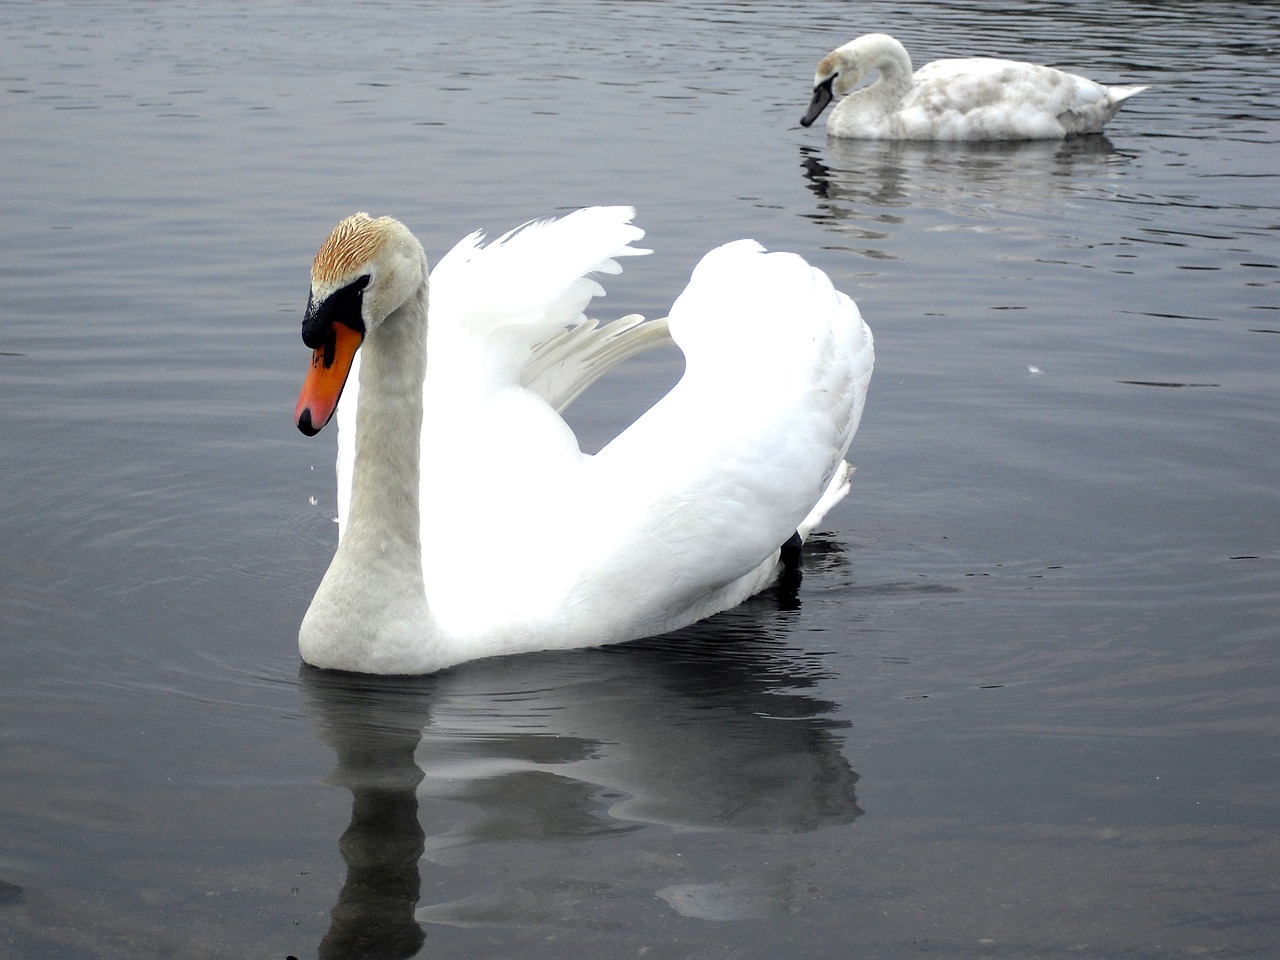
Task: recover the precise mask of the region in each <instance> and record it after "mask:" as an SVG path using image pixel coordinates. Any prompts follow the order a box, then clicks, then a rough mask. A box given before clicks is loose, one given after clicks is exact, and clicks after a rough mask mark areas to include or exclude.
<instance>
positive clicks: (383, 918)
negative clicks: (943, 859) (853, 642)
mask: <svg viewBox="0 0 1280 960" xmlns="http://www.w3.org/2000/svg"><path fill="white" fill-rule="evenodd" d="M788 606H789V604H788V602H787V597H786V595H785V591H784V592H783V595H782V596H779V595H778V594H777V593H774V594H770V595H768V596H767V597H762V598H760V599H758V600H757V601H754V602H751V603H748V604H747V605H746V606H744V607H743V608H741V609H739V610H735V611H731V612H729V613H728V614H722V615H720V616H719V617H716V618H715V619H714V620H712V621H709V622H707V623H704V624H702V625H699V626H697V627H694V628H689V629H687V630H684V631H681V632H679V633H676V634H672V635H669V636H667V637H662V638H657V639H654V640H650V641H642V642H639V643H634V644H628V645H625V646H621V647H610V648H601V649H597V650H586V651H577V652H574V653H570V654H532V655H525V656H521V657H513V658H507V659H496V660H490V661H481V662H478V663H474V664H469V665H464V666H463V667H460V668H457V669H455V670H452V671H448V672H446V673H443V674H438V675H434V676H428V677H417V678H386V677H366V676H356V675H349V674H335V673H328V672H324V671H318V670H313V669H311V668H303V670H302V673H301V684H302V687H303V690H304V692H305V695H306V700H307V703H308V705H309V708H310V711H311V713H312V714H313V715H314V717H315V718H316V720H317V722H318V725H319V728H320V731H321V733H322V735H323V737H324V738H325V740H326V741H328V742H329V743H330V744H331V745H332V747H333V749H334V751H335V753H336V756H337V766H336V768H335V769H334V772H333V775H332V777H331V782H333V783H335V784H339V785H341V786H343V787H345V788H347V789H349V790H350V791H351V794H352V816H351V823H350V825H349V826H348V828H347V830H346V832H344V834H343V835H342V838H341V841H340V843H339V847H340V851H341V853H342V857H343V859H344V861H345V862H346V864H347V878H346V883H345V884H344V886H343V888H342V892H341V894H340V896H339V900H338V903H337V904H336V905H335V907H334V908H333V911H332V922H331V927H330V930H329V932H328V933H327V934H326V936H325V938H324V941H323V943H322V944H321V948H320V956H321V957H322V958H330V957H333V958H336V957H341V956H355V955H358V956H370V957H372V956H377V957H388V958H391V957H409V956H413V955H414V954H415V953H416V952H417V951H418V950H419V949H420V947H421V945H422V943H423V939H424V933H423V929H422V927H421V926H420V921H424V920H425V921H431V922H445V923H455V924H468V923H498V924H513V923H515V924H521V923H530V922H559V921H561V920H562V919H564V918H565V916H566V915H568V914H571V913H572V912H573V910H574V909H575V907H574V904H576V903H578V902H580V901H581V899H582V898H583V897H587V896H590V895H591V893H590V891H591V890H593V889H596V888H598V887H599V885H600V884H599V882H598V881H594V880H592V879H591V877H590V876H587V875H585V874H588V873H590V870H589V869H588V870H584V871H583V873H584V875H583V876H576V875H574V871H573V867H574V863H573V862H569V861H564V862H561V863H559V864H558V867H557V868H558V869H561V873H560V874H559V875H556V876H554V877H552V876H548V874H547V872H546V871H547V869H548V863H551V864H556V863H557V858H560V859H562V860H563V854H562V852H561V851H563V850H565V849H571V850H573V851H575V853H574V856H576V857H581V856H582V855H583V851H587V852H588V853H589V854H590V857H591V858H599V857H601V856H605V854H604V852H603V850H602V849H601V848H599V847H598V846H597V845H596V841H598V840H607V839H608V838H610V837H618V838H621V837H627V836H633V835H635V834H636V832H637V831H640V830H643V829H644V828H645V827H649V826H658V825H662V826H665V827H668V828H670V829H673V830H676V831H697V832H699V833H712V832H714V833H718V834H725V835H732V834H734V833H742V834H744V835H749V836H752V837H757V836H759V835H761V834H765V835H768V834H788V833H797V832H807V831H812V830H816V829H818V828H820V827H824V826H828V825H834V824H840V823H848V822H850V821H852V820H853V819H854V818H855V817H857V816H858V815H859V813H860V812H861V811H860V810H859V809H858V806H857V801H856V797H855V791H854V784H855V782H856V780H857V774H856V773H854V772H853V770H851V769H850V768H849V765H848V762H847V761H846V760H845V758H844V756H843V755H842V754H841V752H840V746H841V741H840V738H839V736H838V734H837V730H838V729H839V728H840V727H841V726H843V724H842V723H841V722H840V721H837V720H835V719H833V718H832V716H831V714H832V712H833V708H834V704H832V703H830V702H828V701H826V700H823V699H820V698H818V697H816V696H814V695H812V690H813V688H814V687H815V686H816V685H817V684H818V683H819V682H820V681H821V680H822V679H823V678H824V676H825V675H826V674H825V673H824V671H823V668H822V664H821V661H820V658H819V657H817V656H815V655H813V654H806V653H804V652H802V651H798V650H796V649H794V648H791V647H788V646H787V645H786V643H785V642H784V641H783V640H782V639H781V634H782V633H783V632H784V630H785V629H786V627H787V624H788V622H789V620H790V619H791V618H793V617H794V616H796V613H795V612H794V610H788V609H787V607H788ZM420 802H421V803H422V810H421V811H420V809H419V803H420ZM424 817H425V818H427V822H426V823H425V824H423V823H422V822H421V819H422V818H424ZM433 821H434V822H433ZM424 826H425V830H424ZM583 840H588V841H591V845H589V846H588V847H585V848H584V847H582V846H581V841H583ZM482 845H490V847H489V848H486V847H483V846H482ZM490 850H492V851H498V852H497V853H496V856H499V857H501V862H502V864H503V868H502V870H498V869H496V868H495V869H493V870H491V871H489V873H488V874H487V875H486V876H485V878H484V879H485V889H483V890H481V891H480V892H477V891H476V890H475V888H474V885H473V886H471V887H468V888H466V889H459V890H454V889H452V886H451V885H450V883H449V877H448V867H449V866H451V865H460V864H465V865H469V866H472V867H474V866H475V865H476V864H478V863H482V862H483V861H484V858H485V857H486V856H494V855H495V854H492V853H490V852H488V851H490ZM518 851H522V853H520V855H519V856H517V854H516V852H518ZM424 854H425V859H424ZM521 856H527V857H529V858H530V859H529V861H528V863H529V864H530V866H528V868H527V869H526V868H523V867H522V864H523V863H524V862H525V861H523V860H522V859H520V857H521ZM662 859H663V858H662V856H661V855H660V854H657V853H653V854H651V855H645V869H646V870H647V871H649V874H650V875H651V877H650V879H646V881H645V882H646V883H648V884H649V886H648V888H647V889H648V895H650V896H656V897H658V898H659V899H660V900H661V901H662V902H665V903H666V904H667V905H669V906H670V907H671V909H673V910H675V911H677V912H679V913H682V914H685V915H698V916H704V917H706V918H707V919H726V918H737V917H741V916H760V915H768V914H769V913H771V912H776V910H779V909H783V907H782V906H779V904H783V903H784V902H785V900H786V897H787V890H788V889H789V888H790V882H789V872H788V871H789V868H788V867H787V866H786V865H782V866H781V867H779V870H780V871H781V872H779V873H778V874H777V876H765V877H761V878H759V879H758V881H752V883H751V884H748V886H749V887H750V889H746V888H744V887H743V886H742V883H741V881H733V882H729V883H718V882H717V883H704V884H697V883H694V884H690V883H677V882H675V881H677V880H681V879H687V874H686V873H681V872H674V871H673V870H672V869H667V868H664V867H663V865H662ZM420 862H423V863H430V864H433V865H435V867H436V869H429V870H428V872H427V873H426V874H425V877H426V878H429V884H428V885H429V887H430V890H431V891H432V893H431V894H429V895H427V896H426V897H425V899H427V900H433V899H438V900H440V901H441V902H438V903H434V904H430V903H428V904H423V905H419V902H418V901H419V899H420V891H421V889H423V885H424V875H420V873H419V866H420ZM575 862H578V863H579V864H580V865H581V861H575ZM534 863H536V864H537V866H536V868H535V867H534V866H532V864H534ZM678 866H679V867H680V868H681V869H684V868H686V867H688V866H689V864H688V862H681V863H679V864H678ZM596 892H597V893H598V890H597V891H596Z"/></svg>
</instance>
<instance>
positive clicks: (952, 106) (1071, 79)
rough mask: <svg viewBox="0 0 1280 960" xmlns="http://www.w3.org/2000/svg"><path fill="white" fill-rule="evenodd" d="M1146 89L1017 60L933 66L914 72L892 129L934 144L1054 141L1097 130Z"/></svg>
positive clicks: (978, 60) (950, 62) (939, 62)
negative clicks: (944, 141)
mask: <svg viewBox="0 0 1280 960" xmlns="http://www.w3.org/2000/svg"><path fill="white" fill-rule="evenodd" d="M1144 89H1146V88H1145V87H1112V88H1108V87H1106V86H1103V85H1102V84H1100V83H1096V82H1094V81H1093V80H1090V79H1088V78H1086V77H1081V76H1077V75H1076V74H1073V73H1068V72H1066V71H1064V70H1058V69H1056V68H1054V67H1047V66H1043V65H1041V64H1037V63H1024V62H1022V61H1019V60H1001V59H997V58H992V57H969V58H962V59H948V60H935V61H933V62H932V63H927V64H925V65H924V66H923V67H921V68H920V69H919V70H917V71H916V73H915V77H914V82H913V84H912V87H911V89H910V90H909V91H908V93H907V95H906V96H905V97H904V98H903V100H902V104H901V106H900V107H899V110H898V118H897V122H898V123H899V124H900V127H901V132H902V133H903V134H906V135H909V136H929V137H931V138H936V139H957V140H964V139H983V138H991V139H1001V138H1007V137H1026V138H1042V137H1043V138H1056V137H1061V136H1063V135H1064V133H1087V132H1096V131H1098V130H1101V129H1102V126H1103V124H1105V123H1106V122H1107V121H1108V120H1110V119H1111V117H1112V116H1114V115H1115V112H1116V110H1118V109H1119V106H1120V102H1121V101H1122V100H1124V99H1125V98H1126V97H1130V96H1132V95H1133V94H1135V93H1137V92H1139V91H1141V90H1144Z"/></svg>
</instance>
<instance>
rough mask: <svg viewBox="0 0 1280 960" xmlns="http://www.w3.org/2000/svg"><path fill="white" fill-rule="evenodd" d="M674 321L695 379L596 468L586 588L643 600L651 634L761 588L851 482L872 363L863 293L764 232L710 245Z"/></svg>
mask: <svg viewBox="0 0 1280 960" xmlns="http://www.w3.org/2000/svg"><path fill="white" fill-rule="evenodd" d="M669 322H670V328H671V334H672V337H673V338H674V340H675V341H676V343H677V344H678V345H679V346H680V348H681V349H682V350H683V351H684V353H685V357H686V367H685V373H684V376H683V377H682V378H681V380H680V382H679V383H678V384H676V386H675V387H674V388H673V389H672V390H671V392H670V393H669V394H667V396H666V397H664V398H663V399H662V400H660V401H659V402H658V403H657V404H656V405H655V406H654V407H653V408H652V409H650V410H649V411H648V412H646V413H645V414H644V416H642V417H641V418H640V419H639V420H637V421H636V423H634V424H633V425H632V426H631V427H629V428H628V429H627V430H626V431H624V432H623V433H622V434H621V435H620V436H619V437H618V438H617V439H615V440H614V441H613V442H612V443H610V444H609V445H607V446H606V447H605V448H604V449H603V450H602V451H601V452H600V453H599V454H597V455H596V457H595V458H594V460H593V461H592V462H591V464H590V466H589V468H588V469H587V470H586V471H585V473H586V474H587V475H589V477H590V483H589V484H587V485H586V490H584V496H585V498H586V500H587V502H588V503H590V505H591V508H590V511H589V512H587V511H584V517H583V518H582V520H583V524H584V527H585V529H587V530H590V531H592V535H591V536H589V537H583V538H581V539H582V543H581V545H580V548H581V550H582V553H583V554H584V555H585V556H587V557H589V558H590V564H589V566H590V568H591V569H590V571H589V572H588V573H587V574H585V575H584V582H585V583H587V584H595V587H594V592H595V594H596V595H599V596H601V597H605V596H608V595H610V593H613V594H617V593H619V592H621V593H622V594H623V595H630V594H634V595H636V606H637V610H638V611H640V615H641V616H646V617H648V618H650V622H642V623H640V624H638V625H637V628H638V630H639V631H640V632H645V631H649V630H654V629H658V630H664V629H671V628H672V627H674V626H678V625H680V623H681V622H689V620H690V619H696V618H697V617H699V616H705V615H707V614H710V613H714V612H716V610H718V609H723V608H724V607H725V606H728V605H731V604H732V603H736V602H738V601H740V600H741V599H743V598H744V597H745V596H747V595H749V594H750V593H751V592H754V591H755V590H758V589H760V588H761V587H763V586H764V585H765V584H766V582H767V579H768V577H769V576H771V574H772V572H773V565H774V562H775V561H776V558H777V551H778V548H779V547H780V546H781V545H782V544H783V543H784V542H785V541H786V540H788V539H789V538H790V536H791V535H792V534H793V533H794V532H795V531H796V530H797V529H798V528H800V527H801V526H802V524H804V523H805V522H806V520H807V518H810V515H811V513H813V512H814V510H815V507H819V511H820V512H822V511H825V509H827V508H828V507H830V506H831V504H832V503H833V502H834V500H836V499H839V497H840V496H842V495H843V492H844V491H845V490H847V487H848V472H847V470H848V468H847V465H846V464H845V463H844V459H843V458H844V455H845V452H846V451H847V450H848V447H849V443H850V441H851V440H852V438H853V434H854V432H855V431H856V429H857V426H858V421H859V420H860V418H861V415H862V408H863V403H864V400H865V397H866V390H867V385H868V383H869V381H870V378H871V372H872V367H873V364H874V346H873V341H872V336H871V331H870V329H869V328H868V327H867V326H866V324H865V323H864V322H863V320H862V317H861V315H860V314H859V312H858V308H857V306H856V305H855V304H854V303H853V301H852V300H850V299H849V298H848V297H847V296H845V295H844V294H842V293H840V292H838V291H837V290H835V289H834V288H833V287H832V285H831V282H830V281H829V280H828V279H827V277H826V275H825V274H823V273H822V272H821V271H820V270H817V269H815V268H813V267H811V266H809V264H807V263H805V261H804V260H802V259H801V258H800V257H798V256H795V255H793V254H785V253H772V254H770V253H765V252H764V250H763V248H762V247H761V246H760V245H759V244H757V243H755V242H753V241H738V242H736V243H731V244H727V245H725V246H723V247H720V248H718V249H716V250H713V251H712V252H711V253H709V254H707V255H706V257H704V258H703V260H702V262H701V263H700V264H699V265H698V267H697V269H696V270H695V271H694V273H693V276H692V278H691V280H690V283H689V286H688V288H687V289H686V290H685V291H684V293H683V294H681V296H680V297H679V299H678V300H677V301H676V303H675V305H674V306H673V307H672V309H671V315H670V321H669ZM824 495H825V498H824ZM605 584H609V585H611V587H612V589H611V590H606V589H605V588H604V585H605ZM592 590H593V588H592V587H590V586H588V587H587V588H586V589H585V590H584V591H583V596H584V598H586V599H587V600H589V599H590V598H591V596H592Z"/></svg>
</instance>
